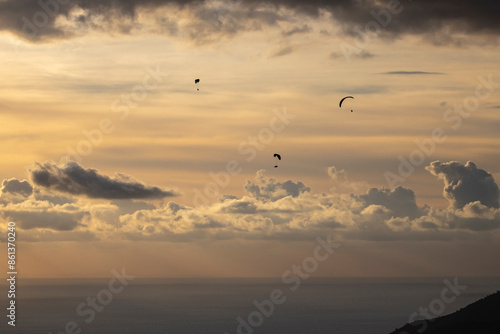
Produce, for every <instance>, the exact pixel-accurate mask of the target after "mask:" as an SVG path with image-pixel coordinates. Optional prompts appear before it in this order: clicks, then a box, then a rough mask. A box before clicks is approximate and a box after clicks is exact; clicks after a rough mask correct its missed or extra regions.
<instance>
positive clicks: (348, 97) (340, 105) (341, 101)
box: [339, 96, 354, 112]
mask: <svg viewBox="0 0 500 334" xmlns="http://www.w3.org/2000/svg"><path fill="white" fill-rule="evenodd" d="M345 99H354V97H352V96H346V97H344V98H343V99H342V100H340V103H339V108H342V103H343V102H344V100H345ZM351 112H352V109H351Z"/></svg>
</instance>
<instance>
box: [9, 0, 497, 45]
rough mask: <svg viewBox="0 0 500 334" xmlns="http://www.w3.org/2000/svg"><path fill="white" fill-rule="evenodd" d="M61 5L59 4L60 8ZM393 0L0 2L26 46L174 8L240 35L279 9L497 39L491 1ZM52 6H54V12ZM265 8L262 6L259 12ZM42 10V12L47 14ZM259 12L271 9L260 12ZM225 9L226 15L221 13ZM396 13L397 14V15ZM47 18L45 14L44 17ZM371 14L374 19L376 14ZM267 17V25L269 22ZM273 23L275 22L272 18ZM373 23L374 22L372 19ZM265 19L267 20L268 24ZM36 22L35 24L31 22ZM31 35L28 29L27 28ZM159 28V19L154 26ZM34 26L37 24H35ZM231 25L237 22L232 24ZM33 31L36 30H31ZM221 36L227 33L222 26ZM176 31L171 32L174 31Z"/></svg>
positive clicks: (444, 38)
mask: <svg viewBox="0 0 500 334" xmlns="http://www.w3.org/2000/svg"><path fill="white" fill-rule="evenodd" d="M59 2H60V3H63V4H59ZM395 2H398V1H395V0H377V1H376V0H365V1H359V0H330V1H327V0H287V1H285V0H266V1H262V0H245V1H241V2H240V1H229V0H226V1H221V2H219V4H221V8H219V9H216V10H213V11H208V12H207V11H206V10H200V8H209V7H210V6H204V4H213V3H214V2H213V1H209V0H206V1H200V0H103V1H97V0H96V1H92V0H74V1H70V0H64V1H63V0H46V1H41V2H40V3H44V4H51V5H50V6H49V5H44V6H41V5H40V4H39V1H36V0H5V1H1V2H0V30H7V31H11V32H14V33H16V34H17V35H19V36H23V35H24V37H26V38H27V39H30V40H38V39H41V38H65V37H70V36H71V35H72V32H70V31H68V30H65V29H64V28H62V26H58V25H57V23H56V22H57V19H58V18H65V19H68V20H70V21H71V22H72V23H73V24H74V25H75V26H77V27H78V26H79V25H84V26H86V27H88V28H90V29H99V28H100V27H96V26H95V24H96V23H92V22H91V21H92V20H91V18H92V17H94V16H96V15H97V16H99V15H100V16H102V17H104V21H114V20H116V21H118V24H116V25H115V26H114V28H115V30H116V31H121V32H123V33H128V32H130V30H131V27H130V26H127V25H124V24H121V22H120V19H121V18H127V19H131V20H135V19H136V18H137V16H138V15H137V12H138V10H139V9H153V10H154V9H158V8H160V7H164V6H166V5H171V4H173V5H177V6H179V7H188V8H189V9H192V12H193V13H195V15H196V17H197V18H198V19H199V20H200V21H204V22H205V23H207V24H208V22H209V21H214V22H219V21H220V18H221V15H223V16H232V15H233V16H234V17H235V18H237V20H236V21H238V23H239V24H236V25H234V26H233V27H232V28H231V29H233V30H234V29H236V30H238V31H240V30H241V29H242V27H243V26H244V23H245V20H256V21H257V22H258V21H259V20H260V21H262V23H265V24H276V22H277V19H276V17H275V15H274V16H273V15H272V12H273V11H274V12H276V10H277V9H278V8H279V7H286V8H289V9H291V10H293V11H294V12H295V14H302V15H306V16H309V17H313V18H314V17H317V16H319V14H320V12H321V10H324V11H327V12H330V13H331V14H332V16H333V17H334V19H335V20H336V21H337V22H339V23H340V25H341V27H342V30H343V31H344V32H345V33H347V34H351V35H355V34H356V29H355V28H360V27H364V26H365V25H366V24H367V23H368V22H371V21H380V22H381V25H382V26H384V27H383V28H382V29H383V31H384V33H386V34H388V35H393V36H398V35H401V34H425V35H427V36H429V38H431V39H432V40H433V42H434V43H436V44H443V43H450V42H453V41H452V40H453V36H450V35H453V34H454V33H456V34H457V35H458V34H475V35H498V33H499V32H500V20H498V17H499V13H500V3H499V2H497V1H494V0H478V1H468V0H457V1H448V0H418V1H412V2H409V1H401V3H400V5H399V7H397V6H396V7H395V8H398V13H397V14H395V13H396V11H393V14H391V15H390V17H389V16H387V15H385V14H387V13H388V12H387V9H388V4H390V3H395ZM54 4H55V6H54ZM261 5H263V6H261ZM42 7H45V11H44V9H43V8H42ZM262 8H269V10H263V9H262ZM74 9H81V10H83V14H81V13H80V14H74V13H75V12H74ZM225 9H227V10H225ZM399 10H400V12H399ZM46 13H48V14H46ZM374 13H375V14H374ZM269 17H271V18H272V19H271V21H269ZM273 17H274V18H273ZM376 17H377V18H376ZM266 18H267V19H266ZM35 21H36V22H35ZM26 22H29V23H30V24H31V29H29V28H27V23H26ZM160 22H161V18H160V20H159V21H158V22H157V23H160ZM35 23H36V24H35ZM101 23H102V22H101ZM233 23H235V22H233ZM33 28H34V29H33ZM219 29H220V30H224V29H226V26H225V25H224V24H220V25H219ZM174 30H175V29H174Z"/></svg>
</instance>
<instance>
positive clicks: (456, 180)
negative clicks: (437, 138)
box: [426, 161, 499, 209]
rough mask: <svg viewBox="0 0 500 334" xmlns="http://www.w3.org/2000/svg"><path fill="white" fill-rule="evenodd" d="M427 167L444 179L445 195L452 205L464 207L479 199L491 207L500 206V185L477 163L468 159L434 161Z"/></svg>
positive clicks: (458, 207) (433, 173)
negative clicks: (464, 160)
mask: <svg viewBox="0 0 500 334" xmlns="http://www.w3.org/2000/svg"><path fill="white" fill-rule="evenodd" d="M426 169H427V170H428V171H429V172H430V173H431V174H432V175H435V176H437V177H438V178H439V179H441V180H444V189H443V195H444V197H445V198H447V199H448V200H449V201H450V205H451V206H452V207H454V208H457V209H462V208H463V207H465V206H466V205H467V204H469V203H473V202H476V201H479V202H480V203H481V204H482V205H484V206H486V207H489V208H498V207H499V202H498V199H499V191H498V185H497V184H496V183H495V180H494V179H493V176H492V175H491V174H490V173H488V172H486V171H485V170H483V169H479V168H477V166H476V164H475V163H473V162H472V161H468V162H467V163H466V164H465V165H463V164H461V163H460V162H456V161H453V162H447V163H441V162H439V161H434V162H433V163H431V165H430V166H428V167H426Z"/></svg>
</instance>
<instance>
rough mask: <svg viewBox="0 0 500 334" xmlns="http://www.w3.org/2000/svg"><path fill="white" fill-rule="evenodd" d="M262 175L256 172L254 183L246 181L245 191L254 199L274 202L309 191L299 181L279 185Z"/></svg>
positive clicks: (262, 171) (261, 171)
mask: <svg viewBox="0 0 500 334" xmlns="http://www.w3.org/2000/svg"><path fill="white" fill-rule="evenodd" d="M264 174H265V171H264V170H260V171H258V172H257V175H256V177H255V181H250V180H248V181H247V184H246V185H245V190H246V191H247V192H248V193H249V194H250V195H251V196H252V197H255V198H256V199H261V200H264V201H276V200H279V199H281V198H284V197H287V196H292V197H298V196H299V195H300V194H302V193H304V192H309V191H310V190H311V188H309V187H306V186H305V185H304V184H303V183H302V182H300V181H298V182H296V183H295V182H293V181H290V180H288V181H285V182H283V183H281V182H276V180H275V179H273V178H269V179H268V178H266V177H265V176H264Z"/></svg>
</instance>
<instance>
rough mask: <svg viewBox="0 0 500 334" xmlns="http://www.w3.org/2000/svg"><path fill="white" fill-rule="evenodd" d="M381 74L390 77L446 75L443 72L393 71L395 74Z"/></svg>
mask: <svg viewBox="0 0 500 334" xmlns="http://www.w3.org/2000/svg"><path fill="white" fill-rule="evenodd" d="M381 74H389V75H442V74H444V73H441V72H422V71H393V72H384V73H381Z"/></svg>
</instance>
